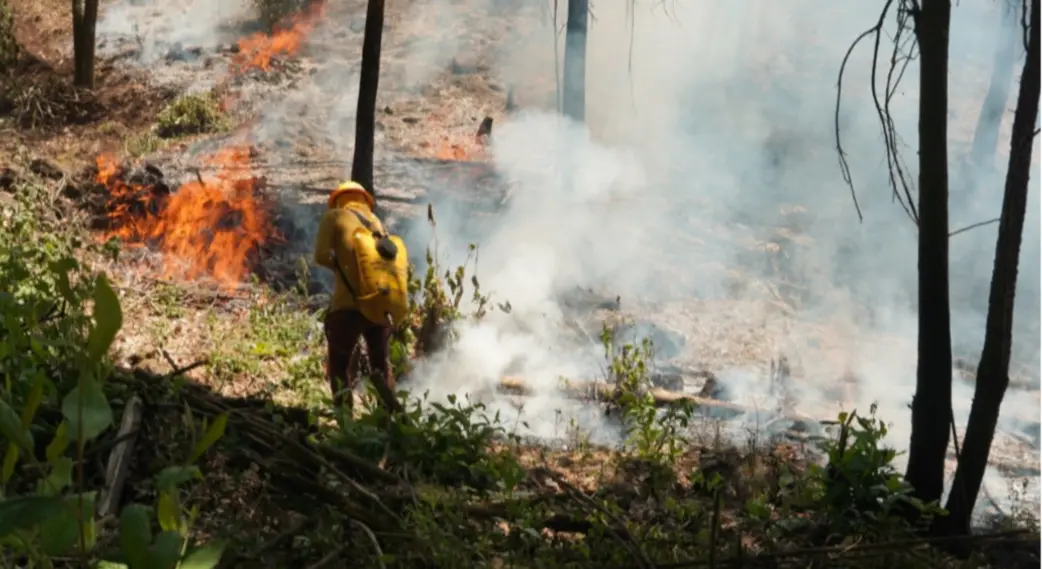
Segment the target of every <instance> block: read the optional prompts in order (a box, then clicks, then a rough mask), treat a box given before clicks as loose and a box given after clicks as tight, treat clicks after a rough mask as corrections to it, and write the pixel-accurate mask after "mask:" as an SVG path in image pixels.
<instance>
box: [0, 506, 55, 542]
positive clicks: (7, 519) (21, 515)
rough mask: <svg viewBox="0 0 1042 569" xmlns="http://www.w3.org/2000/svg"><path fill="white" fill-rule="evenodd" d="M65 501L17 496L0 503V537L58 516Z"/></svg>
mask: <svg viewBox="0 0 1042 569" xmlns="http://www.w3.org/2000/svg"><path fill="white" fill-rule="evenodd" d="M65 509H66V504H65V501H64V500H62V499H61V498H56V497H52V496H17V497H14V498H6V499H4V500H2V501H0V537H4V536H7V535H10V534H12V533H14V532H15V531H16V530H20V529H26V528H31V527H33V526H36V525H38V524H40V523H41V522H43V521H45V520H47V519H50V518H52V517H54V516H57V515H60V514H61V513H62V512H64V511H65Z"/></svg>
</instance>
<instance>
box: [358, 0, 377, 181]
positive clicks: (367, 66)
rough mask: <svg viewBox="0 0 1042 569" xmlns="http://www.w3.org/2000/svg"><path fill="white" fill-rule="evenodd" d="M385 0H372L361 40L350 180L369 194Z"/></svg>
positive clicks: (374, 143)
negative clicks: (353, 153)
mask: <svg viewBox="0 0 1042 569" xmlns="http://www.w3.org/2000/svg"><path fill="white" fill-rule="evenodd" d="M383 29H384V0H369V5H368V8H367V9H366V12H365V37H364V38H363V39H362V70H361V73H359V75H360V77H359V80H358V110H357V112H356V113H355V155H354V159H353V160H352V162H351V179H352V180H354V181H355V182H358V183H359V184H361V185H362V187H364V188H365V189H366V190H367V191H368V192H369V193H370V194H375V193H376V190H375V188H373V151H374V149H375V148H376V142H375V140H374V139H375V136H376V92H377V90H378V88H379V83H380V44H381V42H382V40H383Z"/></svg>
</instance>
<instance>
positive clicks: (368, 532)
mask: <svg viewBox="0 0 1042 569" xmlns="http://www.w3.org/2000/svg"><path fill="white" fill-rule="evenodd" d="M351 525H353V526H355V527H357V528H358V529H360V530H362V533H364V534H365V535H367V536H369V541H371V542H372V544H373V549H375V550H376V562H377V563H379V564H380V567H381V568H382V569H387V565H384V559H383V557H384V552H383V550H382V549H380V542H379V541H377V539H376V536H375V535H373V530H371V529H369V526H367V525H365V524H363V523H362V522H360V521H358V520H351Z"/></svg>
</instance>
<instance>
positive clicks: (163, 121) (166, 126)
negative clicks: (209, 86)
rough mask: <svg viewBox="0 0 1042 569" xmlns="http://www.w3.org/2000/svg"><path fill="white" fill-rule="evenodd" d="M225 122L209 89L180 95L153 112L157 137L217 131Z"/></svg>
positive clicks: (224, 126) (219, 106) (218, 105)
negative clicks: (155, 113)
mask: <svg viewBox="0 0 1042 569" xmlns="http://www.w3.org/2000/svg"><path fill="white" fill-rule="evenodd" d="M227 126H228V123H227V120H226V118H225V116H224V112H223V111H222V110H221V103H220V101H219V100H218V98H217V96H216V95H214V94H213V93H212V92H211V91H204V92H200V93H190V94H187V95H182V96H180V97H178V98H177V99H175V100H174V101H173V102H171V103H170V104H168V105H167V106H166V107H164V108H163V110H161V111H159V114H157V115H156V124H155V126H154V127H153V132H155V134H156V136H158V137H159V138H174V137H178V136H188V135H193V134H202V133H212V132H219V131H221V130H224V129H225V128H227Z"/></svg>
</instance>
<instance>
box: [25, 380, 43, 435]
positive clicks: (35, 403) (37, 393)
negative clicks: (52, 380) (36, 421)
mask: <svg viewBox="0 0 1042 569" xmlns="http://www.w3.org/2000/svg"><path fill="white" fill-rule="evenodd" d="M43 383H44V377H43V376H42V375H41V374H40V373H39V372H37V375H36V377H35V379H34V381H33V388H32V390H31V391H29V397H28V398H26V400H25V406H24V407H22V428H23V429H28V428H29V427H30V426H32V424H33V417H35V416H36V409H37V408H39V407H40V402H41V401H43Z"/></svg>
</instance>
